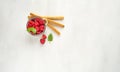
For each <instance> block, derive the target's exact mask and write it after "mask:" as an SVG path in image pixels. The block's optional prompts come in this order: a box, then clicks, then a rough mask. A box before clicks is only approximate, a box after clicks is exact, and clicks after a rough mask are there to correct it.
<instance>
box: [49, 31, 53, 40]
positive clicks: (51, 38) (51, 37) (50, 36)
mask: <svg viewBox="0 0 120 72" xmlns="http://www.w3.org/2000/svg"><path fill="white" fill-rule="evenodd" d="M48 41H53V35H52V34H51V33H50V34H49V35H48Z"/></svg>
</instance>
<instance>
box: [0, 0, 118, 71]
mask: <svg viewBox="0 0 120 72" xmlns="http://www.w3.org/2000/svg"><path fill="white" fill-rule="evenodd" d="M30 12H34V13H38V14H40V15H64V16H65V20H64V21H63V23H64V24H65V28H64V29H59V30H60V31H61V36H60V37H58V36H57V35H55V34H54V41H53V42H52V43H49V42H47V43H46V44H45V45H44V46H41V45H40V44H39V38H36V37H31V36H30V35H29V34H28V33H27V32H26V27H25V26H26V22H27V16H28V14H29V13H30ZM0 16H1V17H0V72H120V0H0ZM49 32H52V31H51V30H49V29H48V32H46V34H47V33H49Z"/></svg>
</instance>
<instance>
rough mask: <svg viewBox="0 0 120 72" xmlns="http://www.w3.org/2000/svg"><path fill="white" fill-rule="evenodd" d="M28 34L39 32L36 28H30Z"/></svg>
mask: <svg viewBox="0 0 120 72" xmlns="http://www.w3.org/2000/svg"><path fill="white" fill-rule="evenodd" d="M27 31H28V32H33V33H34V34H35V33H36V32H37V31H36V29H35V28H34V27H30V28H28V29H27Z"/></svg>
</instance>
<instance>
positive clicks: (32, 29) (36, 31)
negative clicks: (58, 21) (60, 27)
mask: <svg viewBox="0 0 120 72" xmlns="http://www.w3.org/2000/svg"><path fill="white" fill-rule="evenodd" d="M46 24H47V20H45V19H43V18H38V17H35V18H32V19H29V20H28V22H27V25H26V28H27V31H28V32H29V33H30V34H31V35H40V34H42V33H44V32H45V29H46Z"/></svg>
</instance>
